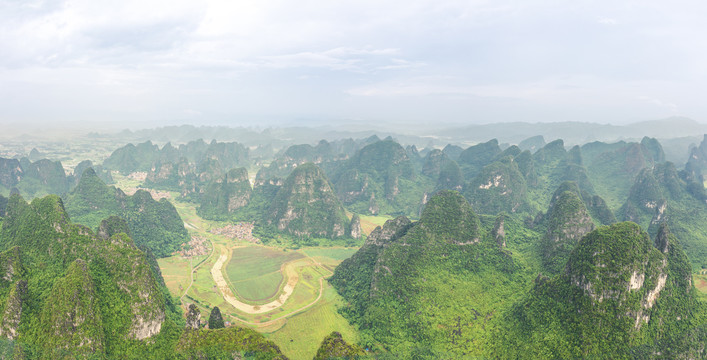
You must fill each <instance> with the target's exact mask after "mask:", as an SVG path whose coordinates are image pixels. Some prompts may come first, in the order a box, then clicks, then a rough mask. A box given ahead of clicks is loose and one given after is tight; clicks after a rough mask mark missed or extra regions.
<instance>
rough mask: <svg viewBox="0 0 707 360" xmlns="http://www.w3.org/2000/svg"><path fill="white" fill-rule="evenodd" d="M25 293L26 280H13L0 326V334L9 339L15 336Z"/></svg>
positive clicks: (20, 318)
mask: <svg viewBox="0 0 707 360" xmlns="http://www.w3.org/2000/svg"><path fill="white" fill-rule="evenodd" d="M26 293H27V281H25V280H19V281H17V282H15V284H14V287H12V289H11V290H10V295H9V296H8V298H7V302H6V304H5V312H4V313H3V317H2V326H0V336H4V337H6V338H8V339H10V340H14V339H16V338H17V335H18V329H19V326H20V320H22V307H23V306H22V305H23V303H24V297H25V294H26Z"/></svg>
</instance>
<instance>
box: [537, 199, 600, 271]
mask: <svg viewBox="0 0 707 360" xmlns="http://www.w3.org/2000/svg"><path fill="white" fill-rule="evenodd" d="M556 196H557V197H556V199H555V198H553V202H552V204H551V206H550V209H549V210H548V219H547V233H546V234H545V237H544V238H543V242H542V244H541V247H542V252H543V266H544V267H545V269H546V270H548V271H549V272H550V273H553V274H556V273H559V272H560V271H561V270H562V269H563V268H564V266H565V264H566V263H567V258H568V257H569V254H570V252H571V251H572V249H574V247H575V246H576V245H577V243H578V242H579V240H580V239H581V238H582V237H584V235H586V234H587V233H589V232H590V231H592V230H593V229H594V223H593V222H592V218H591V217H590V216H589V211H587V208H586V207H585V206H584V203H583V202H582V200H581V199H580V198H579V196H578V195H577V193H575V192H572V191H563V192H562V193H560V194H558V195H556Z"/></svg>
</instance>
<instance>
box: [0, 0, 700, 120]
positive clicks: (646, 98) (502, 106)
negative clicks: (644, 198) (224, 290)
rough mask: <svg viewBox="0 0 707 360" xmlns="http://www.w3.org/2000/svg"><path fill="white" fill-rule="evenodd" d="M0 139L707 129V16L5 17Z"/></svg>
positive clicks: (331, 9) (417, 7)
mask: <svg viewBox="0 0 707 360" xmlns="http://www.w3.org/2000/svg"><path fill="white" fill-rule="evenodd" d="M0 8H2V11H1V12H0V19H2V25H0V29H2V30H0V47H2V48H3V49H4V56H3V57H2V58H1V59H0V88H1V89H2V90H0V96H2V98H3V101H2V104H3V106H2V107H1V108H0V109H1V110H0V124H2V125H5V126H8V125H11V124H32V125H37V124H40V125H42V124H50V125H53V126H56V125H59V126H64V125H66V126H68V125H71V124H77V123H90V124H91V126H97V127H100V126H110V127H113V125H118V127H119V128H132V129H136V128H149V127H155V126H165V125H180V124H185V123H190V124H195V125H227V126H233V127H237V126H245V127H248V126H253V127H259V128H264V127H268V126H293V125H305V126H318V125H340V126H344V125H356V124H362V126H380V125H383V124H392V125H395V124H423V123H433V124H444V125H445V126H453V125H461V124H485V123H495V122H517V121H525V122H530V123H535V122H558V121H578V122H592V123H600V124H605V123H612V124H628V123H633V122H638V121H646V120H656V119H663V118H669V117H674V116H684V117H688V118H691V119H695V120H696V121H698V122H700V123H704V122H705V119H707V107H705V104H704V102H703V101H702V99H701V94H704V93H705V92H707V82H705V81H704V78H705V75H707V70H706V69H705V66H704V64H705V63H707V49H705V48H704V47H701V46H699V45H700V44H701V43H702V39H701V37H702V34H704V33H706V32H707V25H705V24H704V22H703V21H702V19H701V16H700V15H701V14H702V13H704V11H705V10H707V5H705V4H702V3H695V2H677V3H675V2H673V3H670V4H668V3H664V2H659V1H650V2H646V1H640V2H639V1H630V2H622V3H620V4H617V3H614V2H609V1H600V2H571V3H566V2H560V1H531V2H514V1H501V2H499V1H494V2H490V1H471V2H470V1H445V2H444V3H439V2H434V1H426V0H423V1H413V2H410V1H407V2H402V1H389V2H385V3H379V2H370V1H365V2H356V3H353V4H349V3H346V4H344V3H336V4H334V3H330V2H318V1H311V2H298V3H291V2H285V1H239V2H219V1H201V2H197V3H195V2H191V1H169V2H161V1H140V2H137V1H126V2H119V3H101V4H98V3H95V2H91V1H72V2H69V1H57V2H46V1H22V2H13V1H5V2H2V3H0Z"/></svg>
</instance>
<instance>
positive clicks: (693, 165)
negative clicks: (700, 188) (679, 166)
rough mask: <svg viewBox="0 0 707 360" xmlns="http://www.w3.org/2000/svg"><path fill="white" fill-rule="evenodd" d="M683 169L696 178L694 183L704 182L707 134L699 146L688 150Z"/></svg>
mask: <svg viewBox="0 0 707 360" xmlns="http://www.w3.org/2000/svg"><path fill="white" fill-rule="evenodd" d="M685 169H687V170H688V171H690V172H691V173H693V174H694V175H695V176H696V177H695V180H696V181H699V182H704V175H705V174H707V134H705V135H704V138H703V139H702V142H701V143H700V145H699V146H696V147H693V148H692V149H691V150H690V157H689V158H688V160H687V164H686V165H685Z"/></svg>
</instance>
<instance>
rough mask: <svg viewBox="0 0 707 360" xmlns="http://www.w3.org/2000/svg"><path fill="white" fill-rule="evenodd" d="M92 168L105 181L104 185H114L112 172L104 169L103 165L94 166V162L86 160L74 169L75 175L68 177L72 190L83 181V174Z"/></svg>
mask: <svg viewBox="0 0 707 360" xmlns="http://www.w3.org/2000/svg"><path fill="white" fill-rule="evenodd" d="M88 168H92V169H93V171H95V172H96V174H97V175H98V177H99V178H101V180H103V182H104V183H106V184H112V183H113V181H114V180H113V176H112V175H111V173H110V171H107V170H105V169H103V166H101V165H93V162H92V161H91V160H84V161H82V162H80V163H78V165H76V167H75V168H74V172H73V174H71V176H69V177H68V181H69V184H70V185H71V188H74V187H75V186H76V185H78V184H79V181H80V180H81V175H82V174H83V172H84V171H85V170H86V169H88Z"/></svg>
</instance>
